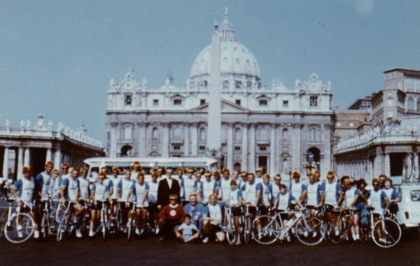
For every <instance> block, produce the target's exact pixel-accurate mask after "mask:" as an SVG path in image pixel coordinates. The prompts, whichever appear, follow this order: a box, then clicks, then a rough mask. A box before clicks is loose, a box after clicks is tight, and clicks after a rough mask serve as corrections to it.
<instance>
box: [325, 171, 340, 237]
mask: <svg viewBox="0 0 420 266" xmlns="http://www.w3.org/2000/svg"><path fill="white" fill-rule="evenodd" d="M341 191H342V187H341V185H340V184H339V183H338V182H337V181H336V180H335V177H334V172H333V171H328V173H327V182H325V184H324V194H325V196H324V205H325V208H326V211H325V215H326V219H327V221H334V233H335V235H337V236H338V235H339V233H340V231H339V228H338V219H337V218H338V214H337V213H335V212H333V210H334V209H336V208H338V200H339V198H340V194H341Z"/></svg>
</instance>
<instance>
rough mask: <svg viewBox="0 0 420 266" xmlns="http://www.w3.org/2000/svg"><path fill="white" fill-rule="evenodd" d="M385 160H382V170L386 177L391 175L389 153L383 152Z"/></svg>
mask: <svg viewBox="0 0 420 266" xmlns="http://www.w3.org/2000/svg"><path fill="white" fill-rule="evenodd" d="M384 159H385V161H384V171H385V175H386V176H387V177H390V176H391V161H390V158H389V153H386V154H385V158H384Z"/></svg>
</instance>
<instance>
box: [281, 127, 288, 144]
mask: <svg viewBox="0 0 420 266" xmlns="http://www.w3.org/2000/svg"><path fill="white" fill-rule="evenodd" d="M281 136H282V138H281V139H282V141H283V142H287V141H289V130H287V128H285V129H283V132H282V135H281Z"/></svg>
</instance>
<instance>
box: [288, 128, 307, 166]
mask: <svg viewBox="0 0 420 266" xmlns="http://www.w3.org/2000/svg"><path fill="white" fill-rule="evenodd" d="M290 141H291V143H292V145H291V146H292V165H291V168H292V171H293V170H299V171H300V172H301V173H303V174H305V173H306V172H305V171H302V169H301V168H302V164H301V158H302V154H301V147H300V146H301V145H300V143H301V124H292V132H291V133H290Z"/></svg>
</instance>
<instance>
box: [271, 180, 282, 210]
mask: <svg viewBox="0 0 420 266" xmlns="http://www.w3.org/2000/svg"><path fill="white" fill-rule="evenodd" d="M273 179H274V183H273V184H272V189H273V191H272V192H273V194H272V205H271V206H274V203H275V201H276V198H277V195H278V194H279V193H280V184H281V174H280V173H277V174H275V175H274V178H273Z"/></svg>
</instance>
